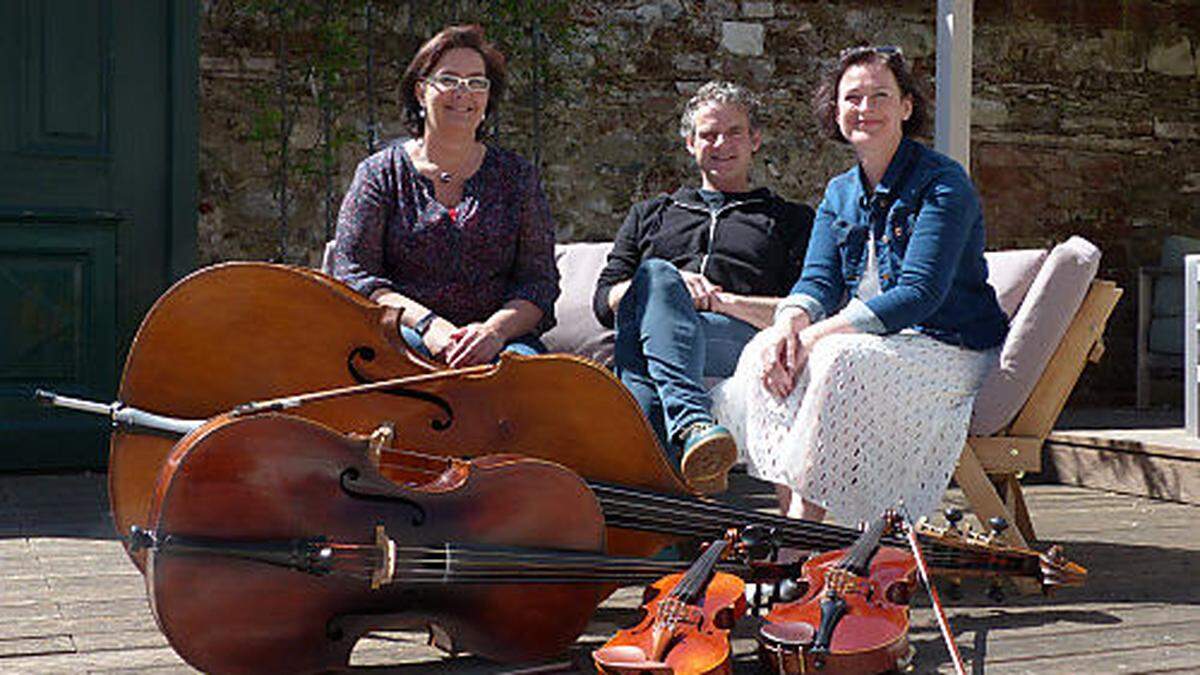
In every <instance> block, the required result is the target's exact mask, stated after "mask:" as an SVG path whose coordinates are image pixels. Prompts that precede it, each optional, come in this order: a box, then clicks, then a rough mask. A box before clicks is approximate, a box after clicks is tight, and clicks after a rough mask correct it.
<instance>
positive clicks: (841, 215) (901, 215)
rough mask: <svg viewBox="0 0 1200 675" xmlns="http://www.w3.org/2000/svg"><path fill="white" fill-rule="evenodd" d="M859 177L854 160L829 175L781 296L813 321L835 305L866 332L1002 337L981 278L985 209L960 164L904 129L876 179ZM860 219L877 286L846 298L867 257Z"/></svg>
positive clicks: (998, 313) (981, 340)
mask: <svg viewBox="0 0 1200 675" xmlns="http://www.w3.org/2000/svg"><path fill="white" fill-rule="evenodd" d="M866 185H867V183H866V179H865V176H864V175H863V173H862V169H861V167H858V166H856V167H854V168H853V169H850V170H849V171H847V172H845V173H843V174H841V175H839V176H837V177H835V178H834V179H833V180H831V181H830V182H829V185H828V187H826V189H825V197H824V199H822V201H821V204H820V206H818V207H817V216H816V220H815V221H814V222H813V233H812V240H811V242H810V243H809V246H808V254H807V255H806V257H805V259H804V271H803V273H802V274H801V276H800V280H799V281H797V282H796V284H795V286H793V287H792V291H791V293H792V295H791V297H790V298H789V299H788V300H787V301H786V302H785V304H787V305H792V306H799V307H801V308H803V309H804V310H805V311H806V312H807V313H808V315H809V317H810V318H811V319H812V321H813V322H814V323H815V322H817V321H820V320H821V319H823V318H825V317H826V316H828V315H830V314H834V313H835V312H838V311H839V310H841V311H842V312H844V313H845V315H846V317H847V318H849V319H850V321H851V323H852V324H854V325H855V327H857V328H858V329H860V330H863V331H865V332H871V333H880V334H884V333H895V332H897V331H900V330H903V329H905V328H915V329H916V330H918V331H921V332H922V333H925V334H926V335H929V336H930V337H933V338H936V339H938V340H941V341H943V342H948V343H950V344H956V345H960V346H963V347H967V348H970V349H989V348H993V347H996V346H998V345H1000V344H1001V343H1002V342H1003V341H1004V336H1005V334H1006V333H1007V332H1008V318H1007V317H1006V316H1005V315H1004V312H1003V311H1002V310H1001V309H1000V305H999V303H998V302H997V301H996V293H995V291H994V290H993V289H992V287H991V286H990V285H988V283H987V277H988V271H987V262H986V261H985V260H984V258H983V249H984V232H983V213H982V211H981V209H980V205H979V197H978V195H977V194H976V192H975V186H974V185H973V184H972V183H971V179H970V178H969V177H968V176H967V174H966V172H965V171H963V169H962V167H961V166H960V165H959V164H958V163H957V162H955V161H954V160H952V159H950V158H949V157H946V156H945V155H942V154H940V153H937V152H934V151H933V150H930V149H928V148H926V147H924V146H923V145H921V144H919V143H917V142H915V141H912V140H910V139H908V138H904V139H903V140H901V142H900V147H899V148H898V149H897V150H896V154H895V156H893V157H892V162H891V164H889V165H888V168H887V171H886V172H885V173H884V176H883V179H882V180H881V181H880V182H879V184H878V185H877V186H875V189H874V190H873V191H869V190H868V189H867V188H866ZM868 228H872V229H873V231H874V233H875V242H876V257H877V260H878V271H879V279H880V286H881V288H882V293H880V294H879V295H877V296H875V297H873V298H870V299H868V300H867V301H866V302H860V301H858V300H857V299H855V300H849V302H847V301H848V299H850V298H854V297H855V293H856V291H857V289H858V284H859V282H860V281H861V279H862V275H863V272H864V270H865V268H866V265H867V236H868V231H869V230H868Z"/></svg>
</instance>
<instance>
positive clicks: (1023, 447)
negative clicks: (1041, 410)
mask: <svg viewBox="0 0 1200 675" xmlns="http://www.w3.org/2000/svg"><path fill="white" fill-rule="evenodd" d="M967 443H969V444H970V446H971V448H972V449H973V450H974V451H975V457H976V458H977V459H978V460H979V463H980V464H982V465H983V470H984V471H986V472H987V473H1017V472H1018V471H1029V472H1038V471H1041V470H1042V454H1041V451H1042V439H1041V437H1040V436H971V437H970V438H968V439H967Z"/></svg>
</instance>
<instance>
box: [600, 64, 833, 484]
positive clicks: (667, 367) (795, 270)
mask: <svg viewBox="0 0 1200 675" xmlns="http://www.w3.org/2000/svg"><path fill="white" fill-rule="evenodd" d="M759 107H760V106H759V102H758V100H757V98H756V97H755V96H754V95H753V94H752V93H751V92H749V91H748V90H746V89H745V88H743V87H741V86H739V85H736V84H732V83H729V82H719V81H715V82H709V83H708V84H706V85H704V86H703V87H701V88H700V89H699V90H698V91H697V92H696V94H695V96H693V97H692V98H691V99H690V100H689V101H688V103H687V105H686V106H685V108H684V111H683V117H682V120H681V124H680V135H682V136H683V139H684V142H685V144H686V145H687V149H688V152H689V154H691V155H692V157H693V158H694V159H695V160H696V165H697V167H698V168H699V169H700V178H701V184H700V188H699V189H697V188H692V187H685V188H680V189H679V190H677V191H676V192H675V193H674V194H671V195H665V194H664V195H659V196H658V197H655V198H653V199H649V200H646V201H644V202H641V203H639V204H635V205H634V206H633V208H631V209H630V210H629V215H628V216H627V217H626V218H625V222H624V224H622V225H621V229H620V230H619V231H618V232H617V236H616V241H615V242H614V244H613V249H612V253H610V254H609V257H608V263H607V265H606V266H605V268H604V271H603V272H601V274H600V279H599V281H598V283H597V285H596V293H595V296H594V297H593V301H592V306H593V309H594V311H595V313H596V317H597V318H598V319H599V320H600V323H602V324H604V325H606V326H612V325H613V324H614V322H615V323H616V329H617V338H616V368H617V374H618V376H619V377H620V378H621V381H622V382H623V383H625V386H626V387H628V388H629V390H630V391H631V392H632V393H633V395H634V397H635V398H636V399H637V400H638V403H639V404H640V405H641V406H642V410H643V411H644V412H645V413H646V417H647V418H648V419H649V420H650V424H651V426H653V427H654V430H655V432H656V433H657V434H658V436H659V439H660V440H661V441H662V443H663V447H664V448H665V449H666V450H667V452H668V454H669V456H670V458H671V459H672V460H673V461H675V462H676V463H677V465H678V466H679V467H680V471H681V473H682V474H683V476H684V478H685V479H686V480H687V481H688V483H689V484H690V485H691V486H692V487H693V488H695V489H697V490H699V491H701V492H707V493H712V492H720V491H723V490H724V489H725V488H726V486H727V474H728V472H729V468H730V467H731V466H732V465H733V464H734V462H735V461H736V460H737V446H736V444H735V442H734V440H733V437H732V436H731V435H730V434H729V431H728V430H727V429H725V428H724V427H722V426H720V425H719V424H717V423H716V420H714V419H713V416H712V413H711V412H710V410H709V409H710V408H711V406H712V400H711V398H710V397H709V395H708V391H707V389H706V388H705V386H704V382H703V378H704V377H728V376H729V375H731V374H732V373H733V371H734V368H735V367H736V366H737V360H738V356H739V355H740V354H741V351H742V348H743V347H744V346H745V345H746V343H747V342H748V341H749V340H750V338H751V337H753V336H754V334H755V333H757V332H758V330H759V329H761V328H764V327H766V326H769V325H771V322H772V320H773V317H774V312H775V305H776V303H777V302H778V301H779V298H780V297H781V296H784V295H786V294H787V292H788V290H789V289H790V288H791V287H792V284H793V283H795V281H796V279H797V278H798V277H799V276H800V269H801V267H802V265H803V260H804V251H805V249H806V247H807V246H808V237H809V233H810V231H811V229H812V220H813V210H812V209H811V208H809V207H808V206H805V205H803V204H797V203H794V202H789V201H787V200H785V199H783V198H782V197H779V196H778V195H776V194H774V193H773V192H771V191H770V190H769V189H767V188H758V189H751V186H750V165H751V163H752V161H753V158H754V153H755V152H757V151H758V149H759V147H760V145H761V144H762V133H761V130H760V126H759Z"/></svg>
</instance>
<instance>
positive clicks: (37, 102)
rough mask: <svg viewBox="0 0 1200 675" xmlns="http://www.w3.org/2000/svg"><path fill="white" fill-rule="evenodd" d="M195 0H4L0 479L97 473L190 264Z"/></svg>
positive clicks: (0, 47)
mask: <svg viewBox="0 0 1200 675" xmlns="http://www.w3.org/2000/svg"><path fill="white" fill-rule="evenodd" d="M196 62H197V50H196V3H194V2H191V1H189V0H176V1H173V2H162V1H161V0H138V1H133V0H0V470H12V469H23V470H24V469H56V468H82V467H94V468H102V467H103V466H104V464H105V459H106V451H107V447H106V438H107V425H106V423H105V422H104V421H102V420H100V419H89V418H87V417H84V416H81V415H79V414H74V413H69V412H65V411H54V410H43V409H39V408H37V407H36V406H35V405H34V404H33V402H32V400H31V398H30V393H31V391H32V390H33V389H34V388H36V387H44V388H49V389H53V390H56V391H58V392H60V393H68V394H74V395H79V396H85V397H90V398H96V399H100V400H104V401H109V400H111V399H112V397H113V396H114V394H115V392H116V386H117V378H118V374H119V372H120V364H121V363H122V360H123V356H124V352H125V351H126V350H127V349H128V345H129V341H130V339H131V338H132V335H133V332H134V331H135V330H136V329H137V322H138V320H139V319H140V317H141V316H142V314H143V313H144V312H145V310H146V309H147V308H148V307H149V306H150V304H151V303H152V302H153V301H154V299H155V298H156V297H158V295H159V294H160V293H161V292H162V291H163V290H164V289H165V288H166V287H167V285H168V284H169V283H170V281H172V280H173V279H174V278H176V277H178V276H179V275H180V274H182V273H184V272H186V271H187V270H188V269H189V268H190V266H191V264H192V261H193V260H194V246H195V244H194V241H195V216H194V213H195V209H194V202H195V180H196V179H195V171H196V168H195V167H196V160H195V155H196V123H195V90H196V86H195V78H196V70H197V65H196Z"/></svg>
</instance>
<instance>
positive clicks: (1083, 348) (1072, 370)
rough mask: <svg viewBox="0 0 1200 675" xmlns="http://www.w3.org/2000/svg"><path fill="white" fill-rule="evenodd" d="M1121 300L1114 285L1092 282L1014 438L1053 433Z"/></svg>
mask: <svg viewBox="0 0 1200 675" xmlns="http://www.w3.org/2000/svg"><path fill="white" fill-rule="evenodd" d="M1120 298H1121V289H1120V288H1117V285H1116V284H1114V283H1113V282H1111V281H1105V280H1101V279H1098V280H1095V281H1093V282H1092V285H1091V287H1090V288H1089V289H1088V293H1087V295H1086V296H1084V298H1083V302H1082V303H1081V304H1080V306H1079V311H1077V312H1076V313H1075V318H1074V319H1072V321H1071V325H1070V326H1068V327H1067V332H1066V334H1064V335H1063V338H1062V340H1061V341H1059V343H1058V348H1057V349H1055V350H1054V355H1053V356H1051V357H1050V362H1049V363H1048V364H1047V365H1046V370H1045V371H1043V372H1042V376H1041V377H1040V378H1038V382H1037V384H1036V385H1034V388H1033V392H1032V393H1030V394H1029V400H1028V401H1027V402H1026V404H1025V406H1024V407H1022V408H1021V412H1020V413H1019V414H1018V415H1017V419H1016V420H1014V421H1013V423H1012V425H1011V426H1010V427H1009V429H1008V433H1009V434H1010V435H1012V436H1038V437H1041V438H1045V437H1046V435H1047V434H1049V433H1050V430H1051V429H1052V428H1053V427H1054V423H1055V421H1057V420H1058V416H1059V415H1060V414H1061V413H1062V409H1063V406H1064V405H1066V403H1067V397H1069V396H1070V395H1071V390H1072V389H1074V388H1075V383H1076V382H1078V381H1079V375H1080V374H1081V373H1082V372H1083V367H1084V365H1086V363H1087V354H1088V352H1089V351H1090V350H1091V348H1092V345H1094V344H1095V343H1096V342H1097V341H1098V340H1100V339H1101V337H1102V336H1103V335H1104V326H1105V324H1106V323H1107V322H1108V317H1109V315H1111V314H1112V310H1113V308H1114V307H1116V305H1117V300H1119V299H1120Z"/></svg>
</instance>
